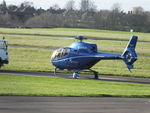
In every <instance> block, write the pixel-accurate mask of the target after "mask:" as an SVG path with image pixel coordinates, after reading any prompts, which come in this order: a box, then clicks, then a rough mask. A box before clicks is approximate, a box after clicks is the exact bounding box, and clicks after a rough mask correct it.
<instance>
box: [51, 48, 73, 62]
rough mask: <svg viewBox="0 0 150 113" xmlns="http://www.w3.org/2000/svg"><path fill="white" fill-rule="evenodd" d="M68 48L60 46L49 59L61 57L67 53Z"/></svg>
mask: <svg viewBox="0 0 150 113" xmlns="http://www.w3.org/2000/svg"><path fill="white" fill-rule="evenodd" d="M69 51H70V50H69V49H68V48H60V49H58V50H56V51H54V53H53V54H52V57H51V59H52V60H53V59H58V58H62V57H64V56H67V55H68V54H69Z"/></svg>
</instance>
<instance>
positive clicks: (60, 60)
mask: <svg viewBox="0 0 150 113" xmlns="http://www.w3.org/2000/svg"><path fill="white" fill-rule="evenodd" d="M84 57H85V58H87V57H93V58H96V57H101V58H103V57H105V56H76V57H69V58H65V59H61V60H57V61H52V62H60V61H64V60H70V59H75V58H84Z"/></svg>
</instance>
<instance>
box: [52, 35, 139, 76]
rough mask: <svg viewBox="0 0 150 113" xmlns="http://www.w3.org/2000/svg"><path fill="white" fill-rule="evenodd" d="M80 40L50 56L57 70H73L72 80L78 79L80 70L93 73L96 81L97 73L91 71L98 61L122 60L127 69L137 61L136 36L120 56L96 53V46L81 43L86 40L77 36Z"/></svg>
mask: <svg viewBox="0 0 150 113" xmlns="http://www.w3.org/2000/svg"><path fill="white" fill-rule="evenodd" d="M76 39H78V40H80V41H77V42H74V43H73V44H71V45H70V46H69V47H62V48H59V49H57V50H55V51H54V52H53V54H52V56H51V62H52V64H53V65H54V66H55V67H56V68H55V72H54V73H56V70H57V69H60V70H64V69H67V70H74V73H73V78H78V77H79V76H78V73H79V72H80V71H82V70H85V69H87V70H89V71H91V72H93V73H94V78H95V79H98V72H96V71H94V70H92V69H91V67H92V66H94V65H95V64H96V63H97V62H99V61H100V60H123V61H124V62H125V64H126V65H127V68H128V69H129V70H130V69H133V68H134V67H133V63H134V62H135V61H136V60H137V54H136V52H135V47H136V43H137V40H138V37H137V36H132V37H131V39H130V40H129V42H128V44H127V46H126V48H125V50H124V52H123V53H122V54H114V53H105V52H98V48H97V45H96V44H94V43H86V42H83V40H84V39H87V38H86V37H83V36H78V37H76Z"/></svg>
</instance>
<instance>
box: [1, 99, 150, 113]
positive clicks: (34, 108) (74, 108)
mask: <svg viewBox="0 0 150 113" xmlns="http://www.w3.org/2000/svg"><path fill="white" fill-rule="evenodd" d="M149 112H150V99H148V98H94V97H24V96H0V113H149Z"/></svg>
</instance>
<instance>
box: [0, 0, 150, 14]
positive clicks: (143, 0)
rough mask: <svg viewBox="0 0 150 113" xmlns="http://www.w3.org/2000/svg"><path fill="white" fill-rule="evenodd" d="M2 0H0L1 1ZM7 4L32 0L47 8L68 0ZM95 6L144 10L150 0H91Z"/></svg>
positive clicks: (78, 0) (77, 2)
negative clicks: (117, 6) (140, 8)
mask: <svg viewBox="0 0 150 113" xmlns="http://www.w3.org/2000/svg"><path fill="white" fill-rule="evenodd" d="M2 1H3V0H0V3H2ZM5 1H6V3H7V5H10V4H14V5H20V4H21V3H22V2H24V1H29V2H33V5H34V6H35V8H40V7H42V8H43V9H48V8H49V7H50V6H54V5H55V4H58V6H59V7H61V8H64V7H65V5H66V3H67V1H69V0H5ZM74 1H75V5H76V7H77V8H79V3H80V1H81V0H74ZM91 1H93V2H94V3H95V5H96V6H97V9H98V10H100V9H109V10H110V9H111V8H112V6H113V4H115V3H119V4H120V6H121V9H122V10H123V11H125V12H127V11H131V10H132V8H133V7H138V6H141V7H142V8H144V10H145V11H150V0H91Z"/></svg>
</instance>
